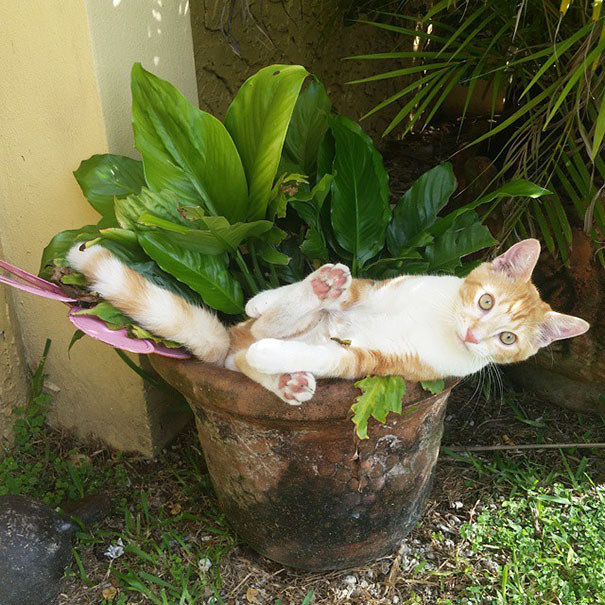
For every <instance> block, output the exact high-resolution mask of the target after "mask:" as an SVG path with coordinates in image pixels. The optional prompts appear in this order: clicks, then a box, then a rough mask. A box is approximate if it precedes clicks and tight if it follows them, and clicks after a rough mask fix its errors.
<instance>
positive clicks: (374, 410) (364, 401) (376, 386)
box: [351, 376, 405, 439]
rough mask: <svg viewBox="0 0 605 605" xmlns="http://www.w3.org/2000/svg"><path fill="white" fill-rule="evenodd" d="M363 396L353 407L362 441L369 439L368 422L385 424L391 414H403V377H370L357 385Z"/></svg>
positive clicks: (355, 421) (358, 434) (354, 417)
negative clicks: (374, 419) (372, 418)
mask: <svg viewBox="0 0 605 605" xmlns="http://www.w3.org/2000/svg"><path fill="white" fill-rule="evenodd" d="M355 386H356V387H359V388H360V389H361V393H362V394H361V395H360V396H359V397H358V398H357V401H356V403H354V404H353V405H352V406H351V410H352V411H353V413H354V415H353V422H354V423H355V430H356V432H357V436H358V437H359V438H360V439H367V438H368V420H369V419H370V417H374V418H376V420H378V421H379V422H382V423H384V422H385V421H386V418H387V414H388V413H389V412H395V413H396V414H401V403H402V400H403V398H404V396H405V380H404V379H403V378H402V377H401V376H368V377H367V378H364V379H363V380H360V381H358V382H356V383H355Z"/></svg>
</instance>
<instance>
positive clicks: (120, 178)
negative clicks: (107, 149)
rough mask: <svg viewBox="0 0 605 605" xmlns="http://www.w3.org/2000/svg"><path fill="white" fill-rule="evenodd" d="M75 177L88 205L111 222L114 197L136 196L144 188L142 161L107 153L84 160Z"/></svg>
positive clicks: (112, 220)
mask: <svg viewBox="0 0 605 605" xmlns="http://www.w3.org/2000/svg"><path fill="white" fill-rule="evenodd" d="M74 176H75V177H76V181H78V185H80V189H82V193H83V194H84V196H85V197H86V199H87V200H88V201H89V202H90V205H91V206H92V207H93V208H94V209H95V210H96V211H97V212H98V213H99V214H100V215H102V216H103V217H104V218H105V219H108V220H109V221H110V222H113V223H115V219H114V218H113V217H114V214H113V200H114V198H122V197H126V196H127V195H130V194H131V193H138V192H139V191H141V187H143V185H145V175H144V174H143V164H142V162H139V161H138V160H133V159H132V158H127V157H125V156H123V155H112V154H110V153H108V154H105V155H93V156H92V157H91V158H89V159H88V160H84V161H83V162H82V163H81V164H80V166H79V167H78V169H77V170H75V171H74ZM106 226H110V224H107V225H106Z"/></svg>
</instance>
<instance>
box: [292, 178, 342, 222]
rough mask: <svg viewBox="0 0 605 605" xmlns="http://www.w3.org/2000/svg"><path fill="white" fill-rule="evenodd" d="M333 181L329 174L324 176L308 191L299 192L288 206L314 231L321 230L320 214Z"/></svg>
mask: <svg viewBox="0 0 605 605" xmlns="http://www.w3.org/2000/svg"><path fill="white" fill-rule="evenodd" d="M333 179H334V177H333V176H332V175H331V174H324V176H323V177H322V178H321V179H320V180H319V182H318V183H317V185H315V187H313V188H312V189H311V190H310V191H305V192H299V193H297V194H296V195H295V196H294V197H293V198H292V199H291V200H290V206H292V208H293V209H294V211H295V212H296V214H298V216H300V218H301V219H302V220H303V221H305V223H306V224H307V225H309V227H314V228H315V229H316V230H319V229H320V228H321V216H320V213H321V209H322V207H323V204H324V202H325V200H326V197H327V196H328V193H330V186H331V185H332V180H333Z"/></svg>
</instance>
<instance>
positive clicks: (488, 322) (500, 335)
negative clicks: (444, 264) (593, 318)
mask: <svg viewBox="0 0 605 605" xmlns="http://www.w3.org/2000/svg"><path fill="white" fill-rule="evenodd" d="M539 256H540V242H538V240H535V239H526V240H523V241H522V242H519V243H518V244H515V245H514V246H512V247H511V248H509V249H508V250H507V251H506V252H505V253H504V254H502V255H500V256H498V257H497V258H495V259H494V260H493V261H492V262H489V263H483V264H481V265H479V267H477V268H476V269H474V270H473V271H472V272H471V273H469V275H468V276H467V277H466V279H465V280H464V282H463V284H462V286H461V288H460V304H459V308H458V309H457V310H456V330H457V337H458V339H459V340H460V343H461V345H463V346H465V347H466V348H467V349H468V350H469V351H470V352H472V353H473V354H474V355H476V356H478V357H481V358H482V359H484V360H489V361H493V362H495V363H513V362H516V361H522V360H524V359H527V358H528V357H531V356H532V355H534V354H535V353H536V352H537V351H538V349H540V348H541V347H545V346H547V345H549V344H550V343H551V342H553V341H555V340H561V339H563V338H572V337H573V336H579V335H580V334H584V332H586V331H587V330H588V328H589V327H590V325H589V324H588V322H586V321H584V320H583V319H580V318H579V317H574V316H573V315H564V314H563V313H557V312H555V311H553V310H552V309H551V308H550V305H548V304H547V303H545V302H544V301H543V300H542V299H541V298H540V294H539V293H538V290H537V289H536V287H535V286H534V285H533V284H532V283H531V274H532V271H533V270H534V267H535V266H536V262H537V261H538V257H539Z"/></svg>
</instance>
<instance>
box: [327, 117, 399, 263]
mask: <svg viewBox="0 0 605 605" xmlns="http://www.w3.org/2000/svg"><path fill="white" fill-rule="evenodd" d="M330 129H331V131H332V134H333V135H334V139H335V142H336V147H335V149H336V156H335V158H334V180H333V181H332V200H331V207H330V220H331V223H332V227H333V229H334V235H335V237H336V240H337V242H338V244H339V245H340V246H342V247H343V248H344V249H345V250H346V251H348V252H350V253H351V254H352V255H353V268H354V269H355V266H357V267H358V268H362V267H363V265H364V264H365V263H366V261H368V260H369V259H370V258H372V257H373V256H375V255H376V254H377V253H378V252H380V250H382V248H383V246H384V237H385V231H386V227H387V224H388V222H389V218H390V216H391V208H390V206H389V182H388V175H387V173H386V170H385V169H384V166H383V164H382V158H381V156H380V154H379V153H378V151H377V150H376V148H375V147H374V143H373V142H372V139H370V137H369V136H368V135H366V134H365V133H364V132H363V131H362V130H361V128H360V126H359V125H358V124H356V123H355V122H352V121H351V120H348V119H347V118H345V117H343V116H338V117H336V118H332V119H330ZM354 273H355V271H354Z"/></svg>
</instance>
